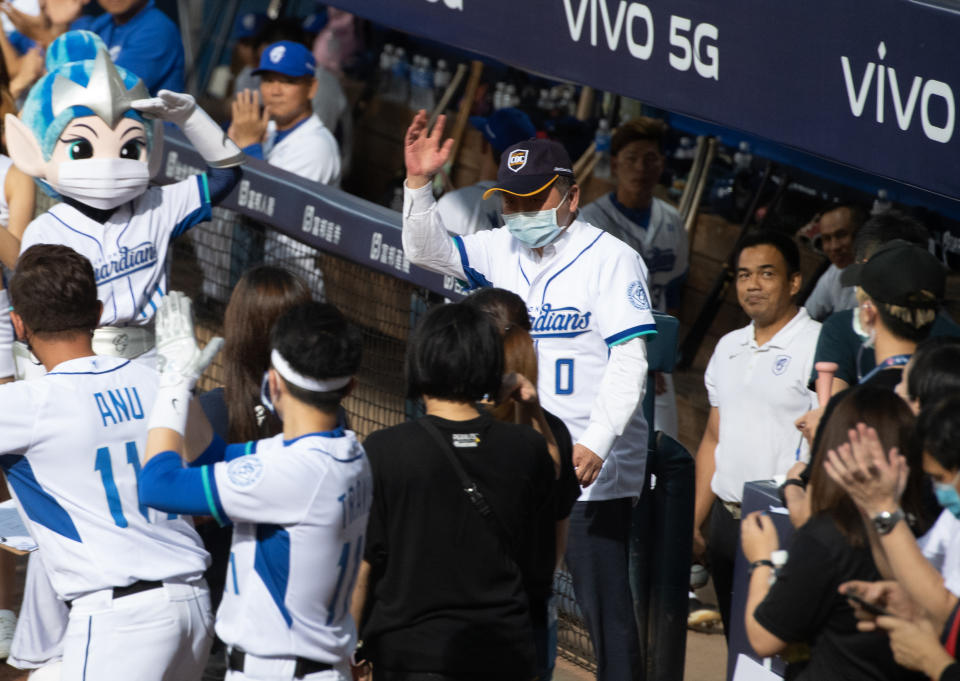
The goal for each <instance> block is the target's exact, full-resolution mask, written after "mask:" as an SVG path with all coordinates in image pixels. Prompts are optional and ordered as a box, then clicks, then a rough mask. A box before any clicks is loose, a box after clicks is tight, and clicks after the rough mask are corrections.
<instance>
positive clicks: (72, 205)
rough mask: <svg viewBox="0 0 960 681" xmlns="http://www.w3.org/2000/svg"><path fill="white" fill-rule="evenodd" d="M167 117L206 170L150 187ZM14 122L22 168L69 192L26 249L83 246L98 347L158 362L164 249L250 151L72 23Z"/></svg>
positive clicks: (41, 220)
mask: <svg viewBox="0 0 960 681" xmlns="http://www.w3.org/2000/svg"><path fill="white" fill-rule="evenodd" d="M163 122H170V123H174V124H176V125H177V126H178V127H179V128H180V129H181V130H182V131H183V133H184V135H186V137H187V139H188V140H189V141H190V142H191V144H193V146H194V147H195V148H196V149H197V151H198V152H199V153H200V155H201V156H202V157H203V159H204V160H205V161H206V163H207V165H208V166H209V167H208V169H207V172H206V173H204V174H201V175H196V176H193V177H190V178H188V179H186V180H183V181H181V182H177V183H175V184H170V185H166V186H163V187H159V186H148V185H149V183H150V179H151V178H152V177H153V176H154V175H155V174H156V173H157V171H158V170H159V168H160V165H161V161H162V156H163V154H162V140H163ZM5 124H6V137H7V148H8V151H9V155H10V158H11V159H13V162H14V163H15V164H16V166H17V167H18V168H20V170H22V171H23V172H25V173H27V174H28V175H31V176H33V177H34V178H36V181H37V182H38V183H39V184H40V186H41V187H42V188H43V189H44V190H45V191H46V192H47V193H49V194H51V195H52V196H54V197H57V198H60V199H62V201H63V202H62V203H60V204H57V205H55V206H53V207H52V208H51V209H50V210H49V211H48V212H46V213H44V214H43V215H40V216H39V217H37V218H36V219H35V220H34V221H33V222H31V223H30V225H29V226H28V227H27V229H26V231H25V232H24V235H23V239H22V242H21V252H23V251H24V250H26V249H27V248H29V247H30V246H32V245H34V244H38V243H51V244H64V245H66V246H70V247H71V248H73V249H74V250H76V251H78V252H79V253H81V254H83V255H85V256H86V257H87V258H88V259H89V260H90V262H91V263H92V264H93V269H94V273H95V274H96V277H97V289H98V293H99V295H100V300H101V302H102V303H103V307H104V311H103V316H102V317H101V319H100V326H101V328H99V329H98V330H97V332H96V334H95V335H94V351H95V352H97V354H104V355H117V356H121V357H126V358H128V359H134V358H140V359H142V360H144V361H148V362H150V361H154V359H155V356H156V353H155V350H154V337H153V316H154V313H155V312H156V309H157V306H158V305H159V299H160V297H162V296H163V295H164V293H166V291H167V271H168V267H167V263H166V253H167V246H168V245H169V243H170V240H171V239H173V238H175V237H177V236H180V235H181V234H183V233H184V232H185V231H186V230H188V229H189V228H190V227H192V226H194V225H196V224H198V223H200V222H204V221H206V220H209V219H210V215H211V212H210V209H211V206H213V205H216V204H217V203H219V202H220V201H222V200H223V199H224V198H226V196H227V195H228V194H229V193H230V191H231V190H232V189H233V187H234V185H235V184H236V183H237V181H238V180H239V177H240V171H239V169H237V168H236V167H235V166H238V165H239V164H241V163H242V162H243V160H244V158H245V157H244V155H243V152H241V151H240V149H239V148H238V147H237V146H236V145H235V144H234V143H233V142H232V141H230V140H229V139H228V138H227V136H226V134H225V133H224V132H223V130H222V129H221V128H220V126H218V125H217V124H216V123H215V122H214V121H213V119H211V118H210V117H209V116H208V115H207V114H206V113H205V112H204V111H203V110H202V109H200V108H199V107H198V106H197V105H196V103H195V102H194V99H193V97H191V96H190V95H186V94H179V93H175V92H170V91H169V90H161V91H160V92H159V93H158V96H157V97H154V98H151V97H149V94H148V92H147V90H146V87H144V85H143V83H142V81H141V80H140V79H139V78H138V77H137V76H136V75H134V74H132V73H130V72H129V71H126V70H125V69H123V68H121V67H118V66H116V65H114V63H113V62H112V61H111V60H110V57H109V55H108V53H107V50H106V46H105V45H104V43H103V41H102V40H101V39H100V38H99V37H98V36H97V35H96V34H94V33H90V32H88V31H70V32H68V33H65V34H63V35H62V36H60V37H59V38H57V40H55V41H54V42H53V43H52V44H51V45H50V47H49V48H48V50H47V74H46V75H45V76H44V77H43V78H41V79H40V80H39V81H38V82H37V83H36V85H34V86H33V88H32V89H31V90H30V93H29V95H28V96H27V99H26V102H25V103H24V106H23V110H22V112H21V116H20V118H19V119H18V118H17V117H16V116H13V115H10V114H8V115H7V117H6V120H5ZM3 302H4V301H2V300H0V304H3ZM25 350H26V347H25V346H21V347H20V348H19V350H16V349H15V352H14V354H15V356H16V357H17V367H18V375H19V373H20V372H19V369H21V368H22V367H25V366H29V363H26V362H23V361H22V358H23V357H24V356H25V355H26V356H27V357H29V354H30V353H29V352H25ZM34 364H35V361H34ZM31 373H33V372H32V371H31Z"/></svg>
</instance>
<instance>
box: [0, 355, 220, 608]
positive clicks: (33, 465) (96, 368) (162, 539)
mask: <svg viewBox="0 0 960 681" xmlns="http://www.w3.org/2000/svg"><path fill="white" fill-rule="evenodd" d="M157 380H158V379H157V374H156V372H155V371H152V370H150V369H148V368H146V367H144V366H142V365H140V364H137V363H133V362H130V361H128V360H123V359H119V358H115V357H84V358H81V359H74V360H70V361H68V362H63V363H61V364H59V365H58V366H56V367H54V369H53V370H52V371H51V372H50V373H48V374H47V375H46V376H43V377H42V378H39V379H37V380H34V381H18V382H16V383H9V384H6V385H3V386H0V432H2V433H3V438H2V441H0V451H2V455H0V466H2V467H3V470H4V472H5V473H6V475H7V480H8V482H9V484H10V488H11V491H12V492H13V494H14V496H15V498H16V499H17V503H18V506H19V510H20V514H21V515H22V516H23V520H24V522H25V523H26V525H27V527H28V528H29V530H30V533H31V535H32V536H33V537H34V539H35V540H36V542H37V544H39V545H40V549H41V550H42V551H43V557H44V563H45V564H46V567H47V569H48V571H49V576H50V581H51V583H52V584H53V587H54V589H55V590H56V592H57V594H58V595H59V596H60V598H62V599H64V600H71V599H74V598H78V597H80V596H82V595H84V594H87V593H90V592H93V591H97V590H101V589H106V588H109V587H115V586H127V585H129V584H132V583H133V582H135V581H137V580H139V579H143V580H157V581H160V580H164V579H171V578H182V579H187V580H189V579H199V578H201V577H202V575H203V571H204V570H205V569H206V567H207V563H208V560H209V557H208V555H207V552H206V551H205V550H204V548H203V545H202V543H201V541H200V538H199V536H197V533H196V532H195V531H194V529H193V526H192V525H191V524H190V523H189V522H187V521H185V520H184V519H182V518H180V517H178V516H172V517H171V516H169V515H168V514H166V513H159V512H157V511H153V510H150V509H148V508H147V507H146V506H143V505H141V504H140V500H139V494H138V490H137V478H138V476H139V474H140V460H141V455H142V453H143V452H144V449H145V446H146V439H147V421H146V416H147V415H149V413H150V409H151V407H152V405H153V401H154V398H155V396H156V389H157Z"/></svg>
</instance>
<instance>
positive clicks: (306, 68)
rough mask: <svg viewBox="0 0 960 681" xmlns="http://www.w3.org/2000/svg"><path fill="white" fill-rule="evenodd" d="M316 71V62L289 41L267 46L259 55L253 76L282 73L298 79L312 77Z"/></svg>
mask: <svg viewBox="0 0 960 681" xmlns="http://www.w3.org/2000/svg"><path fill="white" fill-rule="evenodd" d="M316 70H317V60H316V59H314V57H313V54H312V53H311V52H310V50H308V49H307V48H306V47H304V46H303V45H301V44H300V43H295V42H293V41H291V40H281V41H280V42H278V43H273V44H272V45H269V46H267V49H265V50H264V51H263V54H262V55H260V66H259V67H258V68H257V70H256V71H254V72H253V75H255V76H259V75H260V74H262V73H268V72H273V73H282V74H283V75H285V76H290V77H292V78H299V77H301V76H312V75H314V73H315V72H316Z"/></svg>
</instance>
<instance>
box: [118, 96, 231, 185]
mask: <svg viewBox="0 0 960 681" xmlns="http://www.w3.org/2000/svg"><path fill="white" fill-rule="evenodd" d="M130 106H132V107H133V108H134V109H136V110H137V111H140V112H142V113H144V114H147V115H148V116H152V117H154V118H158V119H160V120H162V121H170V122H171V123H175V124H176V125H177V127H178V128H180V129H181V130H182V131H183V134H184V135H186V136H187V139H188V140H190V144H192V145H193V146H194V148H196V150H197V151H198V152H199V153H200V155H201V156H202V157H203V160H204V161H206V162H207V164H208V165H210V166H211V167H213V168H229V167H231V166H236V165H240V164H241V163H243V161H244V159H245V158H246V157H245V156H244V154H243V152H242V151H240V147H238V146H237V145H236V144H234V143H233V141H232V140H231V139H230V138H229V137H227V133H225V132H224V131H223V129H222V128H221V127H220V126H219V125H217V123H216V121H214V120H213V119H212V118H210V116H209V115H207V112H206V111H204V110H203V109H201V108H200V107H199V106H197V102H196V100H195V99H194V98H193V97H192V96H191V95H188V94H184V93H182V92H171V91H170V90H160V92H158V93H157V96H156V97H150V98H148V99H137V100H134V101H133V102H131V103H130Z"/></svg>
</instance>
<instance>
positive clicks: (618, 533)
mask: <svg viewBox="0 0 960 681" xmlns="http://www.w3.org/2000/svg"><path fill="white" fill-rule="evenodd" d="M426 122H427V117H426V112H423V111H421V112H420V113H418V114H417V116H416V117H415V118H414V121H413V123H412V124H411V126H410V128H409V129H408V131H407V136H406V140H405V160H406V166H407V180H406V187H405V190H404V207H403V247H404V251H405V252H406V254H407V256H408V257H409V258H410V260H411V262H413V263H415V264H417V265H420V266H421V267H426V268H428V269H431V270H434V271H437V272H441V273H443V274H447V275H450V276H453V277H457V278H458V279H462V280H464V281H466V282H467V284H468V285H469V286H470V287H478V286H489V285H493V286H498V287H500V288H505V289H508V290H510V291H513V292H514V293H517V294H518V295H519V296H520V297H521V298H523V299H524V300H525V301H526V304H527V309H528V312H529V315H530V319H531V323H532V324H531V327H532V328H531V333H530V335H531V336H532V337H533V339H534V341H535V343H536V349H537V358H538V365H539V374H540V379H539V385H538V393H539V395H540V399H541V402H542V404H543V407H544V409H546V410H548V411H550V412H552V413H553V414H556V415H557V416H559V417H560V418H561V419H563V422H564V423H565V424H566V426H567V428H568V429H569V431H570V435H571V436H572V437H573V439H574V442H575V444H574V449H573V464H574V467H575V468H576V471H577V478H578V480H579V482H580V484H581V486H582V487H583V492H582V494H581V496H580V500H579V501H578V502H577V503H576V504H575V505H574V510H573V512H572V513H571V520H570V539H569V544H568V550H567V554H566V556H567V565H568V567H569V568H570V571H571V574H572V575H573V579H574V589H575V590H576V593H577V600H578V603H579V604H580V607H581V608H582V610H583V611H584V615H585V618H586V620H587V624H588V627H589V629H590V632H591V637H592V639H593V644H594V647H595V649H596V651H597V659H598V661H599V667H598V678H600V679H608V678H609V679H614V678H633V677H632V675H633V674H634V673H639V670H640V669H641V668H642V666H641V664H640V660H639V657H640V651H639V648H638V634H637V628H636V621H635V620H634V614H633V608H632V599H631V595H630V588H629V583H628V580H627V539H628V536H629V528H630V514H631V508H632V500H633V499H634V498H636V497H638V496H639V495H640V492H641V490H642V488H643V481H644V472H645V466H646V449H647V424H646V421H645V420H644V418H643V414H642V410H641V409H640V404H641V401H642V399H643V393H644V387H645V383H646V378H647V360H646V346H645V344H644V342H643V339H642V336H644V335H646V334H650V333H655V332H656V326H655V324H654V321H653V316H652V313H651V310H650V296H649V293H648V292H647V284H646V282H647V269H646V266H645V265H644V263H643V260H642V259H641V257H640V256H639V254H637V253H636V251H634V250H633V249H631V248H630V247H629V246H627V245H626V244H624V243H623V242H622V241H620V240H618V239H616V238H614V237H612V236H610V235H609V234H607V233H606V232H604V231H602V230H600V229H597V228H596V227H594V226H592V225H590V224H587V223H586V222H583V221H581V220H579V219H577V208H578V204H579V197H580V194H579V188H578V187H577V185H576V184H575V183H574V182H573V172H572V170H571V164H570V159H569V157H568V156H567V153H566V152H565V151H564V150H563V147H562V146H560V145H559V144H557V143H556V142H551V141H549V140H537V139H531V140H527V141H526V142H521V143H519V144H516V145H514V146H513V147H510V148H508V149H507V150H506V151H504V153H503V155H502V157H501V161H500V169H499V171H498V173H497V184H496V186H495V187H494V188H493V189H491V190H490V191H489V192H488V193H487V195H488V196H489V195H490V194H491V193H494V192H498V193H499V194H500V195H501V197H502V199H501V207H502V213H503V219H504V222H505V223H506V226H505V227H502V228H499V229H493V230H485V231H481V232H477V233H475V234H470V235H467V236H455V237H453V238H452V239H451V237H450V236H448V235H447V232H446V230H445V229H444V225H443V223H442V220H441V219H440V217H439V213H438V211H437V210H436V202H435V201H434V200H433V195H432V194H431V191H430V186H429V178H430V176H432V175H433V174H434V173H435V172H436V171H437V170H438V169H439V168H440V167H441V166H442V164H443V163H444V162H445V160H446V158H447V156H448V155H449V150H450V147H451V146H452V140H450V141H448V142H446V143H444V144H443V145H441V144H440V140H441V135H442V130H443V123H444V121H443V120H438V122H437V125H436V127H435V128H434V131H433V132H432V133H431V134H429V135H428V134H427V132H426Z"/></svg>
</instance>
